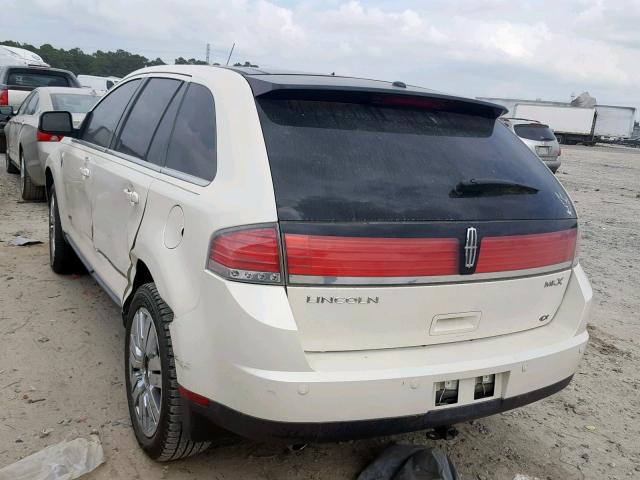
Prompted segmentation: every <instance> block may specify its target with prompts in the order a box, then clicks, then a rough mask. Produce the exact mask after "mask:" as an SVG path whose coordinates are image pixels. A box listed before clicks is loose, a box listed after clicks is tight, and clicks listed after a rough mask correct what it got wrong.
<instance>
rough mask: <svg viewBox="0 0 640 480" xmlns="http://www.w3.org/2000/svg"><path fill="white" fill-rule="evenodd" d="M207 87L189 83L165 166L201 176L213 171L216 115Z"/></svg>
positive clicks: (214, 165) (211, 176)
mask: <svg viewBox="0 0 640 480" xmlns="http://www.w3.org/2000/svg"><path fill="white" fill-rule="evenodd" d="M215 115H216V113H215V106H214V102H213V96H212V95H211V92H210V91H209V89H208V88H206V87H203V86H202V85H198V84H195V83H192V84H191V85H189V89H188V90H187V92H186V94H185V96H184V99H183V100H182V105H181V106H180V110H179V112H178V116H177V118H176V122H175V126H174V128H173V134H172V135H171V141H170V142H169V149H168V151H167V161H166V166H167V167H168V168H171V169H173V170H177V171H179V172H182V173H186V174H188V175H192V176H194V177H198V178H202V179H203V180H208V181H211V180H213V177H214V176H215V173H216V119H215Z"/></svg>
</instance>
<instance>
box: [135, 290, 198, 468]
mask: <svg viewBox="0 0 640 480" xmlns="http://www.w3.org/2000/svg"><path fill="white" fill-rule="evenodd" d="M172 320H173V312H172V311H171V309H170V308H169V306H168V305H167V304H166V303H164V301H163V300H162V298H161V297H160V294H159V293H158V290H157V289H156V286H155V284H153V283H147V284H145V285H142V286H141V287H140V288H139V289H138V290H137V291H136V293H135V294H134V296H133V300H132V301H131V305H130V306H129V309H128V311H127V322H126V323H127V325H126V340H125V375H126V377H125V380H126V387H127V401H128V403H129V415H130V416H131V424H132V426H133V430H134V433H135V435H136V439H137V440H138V443H139V444H140V446H141V447H142V449H143V450H144V451H145V453H146V454H147V455H149V457H151V458H153V459H154V460H158V461H168V460H177V459H179V458H185V457H188V456H190V455H195V454H196V453H200V452H202V451H203V450H205V449H206V448H207V447H208V446H209V443H208V442H194V441H191V440H190V436H189V433H190V432H188V431H187V429H186V428H185V426H184V425H183V423H182V408H183V406H182V398H181V397H180V394H179V393H178V381H177V378H176V368H175V362H174V357H173V348H172V346H171V333H170V332H169V324H170V323H171V321H172Z"/></svg>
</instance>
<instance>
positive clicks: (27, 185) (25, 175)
mask: <svg viewBox="0 0 640 480" xmlns="http://www.w3.org/2000/svg"><path fill="white" fill-rule="evenodd" d="M20 194H21V195H22V199H23V200H30V201H36V202H43V201H44V200H45V198H46V195H45V190H44V186H40V185H36V184H35V183H33V181H32V180H31V176H30V175H29V172H28V170H27V168H26V166H25V164H24V153H22V150H20Z"/></svg>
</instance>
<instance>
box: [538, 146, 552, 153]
mask: <svg viewBox="0 0 640 480" xmlns="http://www.w3.org/2000/svg"><path fill="white" fill-rule="evenodd" d="M550 151H551V147H536V153H537V154H538V155H549V153H550Z"/></svg>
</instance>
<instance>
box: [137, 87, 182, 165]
mask: <svg viewBox="0 0 640 480" xmlns="http://www.w3.org/2000/svg"><path fill="white" fill-rule="evenodd" d="M184 91H185V86H184V84H182V85H181V86H180V88H179V90H178V91H177V92H176V94H175V95H174V96H173V99H172V100H171V103H170V104H169V107H167V109H166V110H165V112H164V115H162V120H160V123H159V124H158V128H156V132H155V133H154V135H153V140H152V141H151V146H150V147H149V151H148V152H147V157H146V160H147V162H151V163H155V164H156V165H160V166H164V163H165V162H164V161H165V157H166V155H167V147H168V145H169V139H170V138H171V131H172V130H173V124H174V122H175V119H176V114H177V113H178V108H180V103H181V100H182V96H183V94H184Z"/></svg>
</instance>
